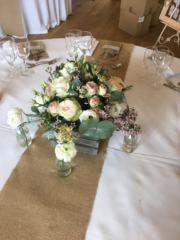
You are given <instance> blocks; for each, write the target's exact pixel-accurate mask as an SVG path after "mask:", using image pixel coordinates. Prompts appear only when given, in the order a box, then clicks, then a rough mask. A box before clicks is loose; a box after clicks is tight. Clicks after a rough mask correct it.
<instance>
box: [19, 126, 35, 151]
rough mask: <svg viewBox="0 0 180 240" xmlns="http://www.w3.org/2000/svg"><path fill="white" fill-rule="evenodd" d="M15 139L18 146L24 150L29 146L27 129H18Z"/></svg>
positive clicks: (30, 140) (29, 139)
mask: <svg viewBox="0 0 180 240" xmlns="http://www.w3.org/2000/svg"><path fill="white" fill-rule="evenodd" d="M16 139H17V141H18V144H19V145H20V146H21V147H23V148H26V147H28V146H29V145H31V142H32V139H31V136H30V133H29V129H28V128H27V127H19V128H18V129H17V131H16Z"/></svg>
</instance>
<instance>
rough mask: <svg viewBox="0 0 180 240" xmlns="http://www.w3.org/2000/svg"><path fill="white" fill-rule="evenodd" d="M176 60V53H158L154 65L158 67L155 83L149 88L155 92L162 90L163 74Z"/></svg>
mask: <svg viewBox="0 0 180 240" xmlns="http://www.w3.org/2000/svg"><path fill="white" fill-rule="evenodd" d="M173 59H174V53H173V52H171V51H169V50H167V51H165V50H163V51H162V52H160V51H156V53H155V58H154V64H155V65H156V74H155V76H154V81H153V82H151V83H150V84H149V86H150V87H151V88H153V89H155V90H160V89H161V88H162V87H163V85H162V84H161V83H160V77H161V74H162V73H163V72H165V71H166V70H167V69H168V68H169V67H170V65H171V63H172V61H173Z"/></svg>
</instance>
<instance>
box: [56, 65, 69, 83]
mask: <svg viewBox="0 0 180 240" xmlns="http://www.w3.org/2000/svg"><path fill="white" fill-rule="evenodd" d="M59 72H60V73H61V75H62V76H63V77H64V78H66V79H67V80H69V79H70V78H69V76H70V74H69V73H68V71H67V69H66V68H65V67H64V68H63V69H62V70H60V71H59Z"/></svg>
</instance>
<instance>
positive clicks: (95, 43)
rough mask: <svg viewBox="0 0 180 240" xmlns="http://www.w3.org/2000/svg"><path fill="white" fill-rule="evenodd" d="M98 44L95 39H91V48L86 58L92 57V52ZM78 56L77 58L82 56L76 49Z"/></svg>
mask: <svg viewBox="0 0 180 240" xmlns="http://www.w3.org/2000/svg"><path fill="white" fill-rule="evenodd" d="M98 44H99V41H96V39H95V38H93V41H92V48H91V50H90V51H88V52H87V54H86V56H92V55H93V52H94V50H95V49H96V47H97V45H98ZM77 52H78V55H79V56H82V55H83V52H82V51H81V49H79V48H78V51H77Z"/></svg>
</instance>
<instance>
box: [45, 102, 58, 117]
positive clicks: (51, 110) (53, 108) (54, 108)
mask: <svg viewBox="0 0 180 240" xmlns="http://www.w3.org/2000/svg"><path fill="white" fill-rule="evenodd" d="M58 106H59V102H55V101H54V102H52V103H50V104H49V107H48V108H47V112H49V113H51V115H52V116H54V117H55V116H56V115H57V114H58Z"/></svg>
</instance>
